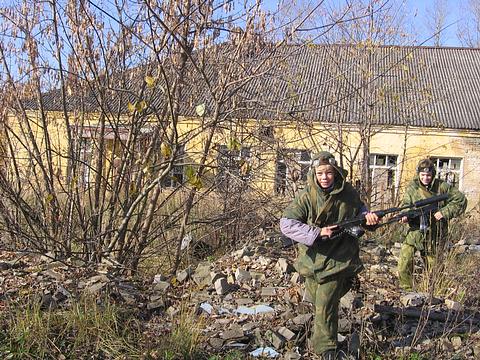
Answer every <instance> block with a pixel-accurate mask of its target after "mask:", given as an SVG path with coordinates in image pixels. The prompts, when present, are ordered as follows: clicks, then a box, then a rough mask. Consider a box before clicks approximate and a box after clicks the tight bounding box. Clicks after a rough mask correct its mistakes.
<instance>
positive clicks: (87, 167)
mask: <svg viewBox="0 0 480 360" xmlns="http://www.w3.org/2000/svg"><path fill="white" fill-rule="evenodd" d="M92 158H93V140H92V139H91V138H86V137H82V138H80V166H79V170H80V173H79V184H80V185H81V186H83V187H85V188H87V187H88V185H89V184H90V182H91V179H90V174H91V167H92Z"/></svg>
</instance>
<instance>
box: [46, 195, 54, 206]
mask: <svg viewBox="0 0 480 360" xmlns="http://www.w3.org/2000/svg"><path fill="white" fill-rule="evenodd" d="M45 201H46V203H47V204H49V203H51V202H52V201H53V195H52V194H48V195H47V196H45Z"/></svg>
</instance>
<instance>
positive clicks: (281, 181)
mask: <svg viewBox="0 0 480 360" xmlns="http://www.w3.org/2000/svg"><path fill="white" fill-rule="evenodd" d="M311 158H312V157H311V153H310V150H302V149H283V150H280V151H279V152H278V154H277V164H276V171H275V192H276V193H278V194H285V193H286V192H287V193H290V192H291V193H295V192H296V190H298V188H299V187H300V186H301V185H303V184H305V182H306V180H307V173H308V170H309V169H310V163H311Z"/></svg>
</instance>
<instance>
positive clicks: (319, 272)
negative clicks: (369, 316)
mask: <svg viewBox="0 0 480 360" xmlns="http://www.w3.org/2000/svg"><path fill="white" fill-rule="evenodd" d="M346 175H347V171H346V170H344V169H342V168H340V167H339V166H337V163H336V161H335V158H334V157H333V155H332V154H330V153H329V152H326V151H323V152H321V153H319V154H318V155H316V156H314V157H313V159H312V168H311V169H310V171H309V173H308V175H307V177H308V182H307V185H306V186H305V188H304V189H303V190H302V191H301V192H299V193H298V194H297V196H296V197H295V199H294V200H293V201H292V203H291V204H290V205H289V206H288V207H287V209H286V210H285V212H284V214H283V217H282V219H281V220H280V228H281V230H282V232H283V234H284V235H286V236H287V237H289V238H291V239H292V240H295V241H297V242H298V243H299V244H298V258H297V260H296V262H295V268H296V269H297V271H298V272H299V273H300V274H301V275H303V276H304V277H305V288H306V291H307V292H308V293H309V295H310V297H311V299H312V300H313V303H314V306H315V318H314V325H313V334H312V336H311V339H310V344H311V346H312V347H313V350H314V351H315V352H316V353H317V354H321V355H323V358H325V359H334V358H336V355H335V353H336V348H337V329H338V306H339V302H340V298H341V297H342V296H343V295H345V294H346V293H347V292H348V291H349V289H350V288H351V285H352V281H353V279H354V277H355V276H356V274H357V273H359V272H360V271H361V270H362V268H363V266H362V263H361V261H360V258H359V245H358V239H357V238H355V237H353V236H351V235H347V234H346V233H340V234H339V233H338V229H336V227H335V226H328V225H329V224H335V223H337V222H340V221H342V220H346V219H349V218H352V217H355V216H358V215H360V214H364V215H365V218H366V223H367V225H376V224H377V223H378V220H379V219H378V216H377V215H376V214H374V213H370V212H368V211H367V208H366V207H365V205H364V204H363V202H362V201H361V200H360V196H359V194H358V192H357V191H356V190H355V189H354V188H353V186H352V185H351V184H350V183H348V182H346V181H345V178H346Z"/></svg>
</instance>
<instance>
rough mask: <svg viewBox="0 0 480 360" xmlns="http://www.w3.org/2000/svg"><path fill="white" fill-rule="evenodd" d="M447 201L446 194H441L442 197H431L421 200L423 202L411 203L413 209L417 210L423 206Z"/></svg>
mask: <svg viewBox="0 0 480 360" xmlns="http://www.w3.org/2000/svg"><path fill="white" fill-rule="evenodd" d="M447 199H448V194H442V195H437V196H432V197H430V198H428V199H423V200H418V201H415V202H414V203H413V207H415V208H419V207H423V206H425V205H430V204H433V203H437V202H440V201H443V200H447Z"/></svg>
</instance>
